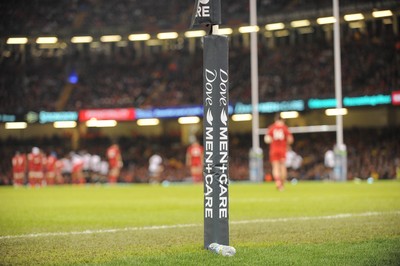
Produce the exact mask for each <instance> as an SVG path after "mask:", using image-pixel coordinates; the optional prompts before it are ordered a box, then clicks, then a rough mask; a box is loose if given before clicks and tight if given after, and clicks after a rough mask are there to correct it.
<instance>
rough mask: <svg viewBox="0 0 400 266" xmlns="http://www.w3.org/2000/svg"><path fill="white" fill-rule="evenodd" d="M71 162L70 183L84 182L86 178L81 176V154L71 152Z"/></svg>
mask: <svg viewBox="0 0 400 266" xmlns="http://www.w3.org/2000/svg"><path fill="white" fill-rule="evenodd" d="M70 154H71V162H72V183H73V184H81V185H82V184H85V183H86V180H85V177H84V176H83V159H82V156H80V155H79V154H77V153H75V152H71V153H70Z"/></svg>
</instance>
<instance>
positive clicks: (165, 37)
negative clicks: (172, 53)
mask: <svg viewBox="0 0 400 266" xmlns="http://www.w3.org/2000/svg"><path fill="white" fill-rule="evenodd" d="M178 36H179V35H178V33H177V32H175V31H171V32H160V33H158V34H157V38H158V39H160V40H169V39H176V38H178Z"/></svg>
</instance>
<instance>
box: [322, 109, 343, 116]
mask: <svg viewBox="0 0 400 266" xmlns="http://www.w3.org/2000/svg"><path fill="white" fill-rule="evenodd" d="M347 113H348V111H347V108H331V109H326V110H325V114H326V115H327V116H338V115H347Z"/></svg>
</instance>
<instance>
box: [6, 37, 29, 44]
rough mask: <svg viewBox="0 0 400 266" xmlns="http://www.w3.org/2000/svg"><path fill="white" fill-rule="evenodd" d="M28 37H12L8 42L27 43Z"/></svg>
mask: <svg viewBox="0 0 400 266" xmlns="http://www.w3.org/2000/svg"><path fill="white" fill-rule="evenodd" d="M27 42H28V38H26V37H11V38H8V39H7V44H26V43H27Z"/></svg>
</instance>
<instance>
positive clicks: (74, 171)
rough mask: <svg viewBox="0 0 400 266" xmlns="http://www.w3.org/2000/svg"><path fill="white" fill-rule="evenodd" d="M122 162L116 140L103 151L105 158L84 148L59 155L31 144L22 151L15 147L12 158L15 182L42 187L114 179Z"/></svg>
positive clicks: (15, 183)
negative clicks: (15, 150)
mask: <svg viewBox="0 0 400 266" xmlns="http://www.w3.org/2000/svg"><path fill="white" fill-rule="evenodd" d="M122 166H123V162H122V157H121V151H120V148H119V146H118V144H112V145H111V146H110V147H109V148H108V149H107V151H106V158H103V159H102V157H101V156H99V155H97V154H89V153H88V152H86V151H80V152H74V151H71V152H70V153H68V154H67V155H66V156H64V157H62V158H58V156H57V154H56V153H55V152H49V153H48V154H46V153H44V152H43V151H42V150H41V149H40V148H38V147H33V148H32V150H31V152H29V153H28V154H24V153H22V152H19V151H17V152H16V153H15V155H14V157H13V158H12V167H13V168H12V169H13V183H14V186H16V187H18V186H23V185H25V184H27V185H29V186H31V187H41V186H46V185H56V184H71V183H72V184H85V183H107V182H108V183H110V184H113V183H116V182H117V180H118V177H119V175H120V171H121V169H122Z"/></svg>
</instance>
